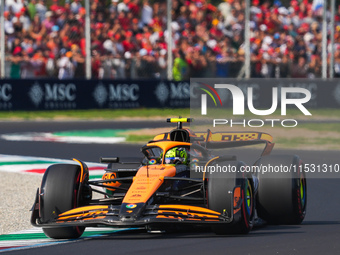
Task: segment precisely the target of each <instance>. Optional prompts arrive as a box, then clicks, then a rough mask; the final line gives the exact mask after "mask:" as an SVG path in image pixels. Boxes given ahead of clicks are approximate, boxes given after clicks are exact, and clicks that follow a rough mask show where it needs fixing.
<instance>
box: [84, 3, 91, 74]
mask: <svg viewBox="0 0 340 255" xmlns="http://www.w3.org/2000/svg"><path fill="white" fill-rule="evenodd" d="M85 11H86V14H85V51H86V58H85V65H86V66H85V75H86V79H88V80H89V79H91V76H92V72H91V71H92V70H91V27H90V0H85Z"/></svg>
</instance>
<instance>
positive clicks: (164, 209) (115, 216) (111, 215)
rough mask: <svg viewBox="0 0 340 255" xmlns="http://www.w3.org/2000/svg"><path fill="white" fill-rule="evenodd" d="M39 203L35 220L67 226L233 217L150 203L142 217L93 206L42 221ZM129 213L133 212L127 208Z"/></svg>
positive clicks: (209, 221) (40, 224)
mask: <svg viewBox="0 0 340 255" xmlns="http://www.w3.org/2000/svg"><path fill="white" fill-rule="evenodd" d="M38 207H39V206H38V204H35V205H34V207H33V213H32V218H31V223H32V225H34V226H37V227H56V226H60V227H64V226H86V227H96V226H103V225H106V226H114V227H142V226H146V225H153V224H168V223H169V224H173V223H186V224H196V225H205V224H210V225H215V224H229V223H231V222H232V217H228V216H226V215H222V214H221V213H219V212H215V211H213V210H210V209H206V208H202V207H197V206H189V205H150V206H145V207H144V209H143V212H142V213H141V214H140V216H138V217H137V216H133V214H132V216H129V215H128V214H126V213H124V214H123V215H122V214H120V210H121V206H113V205H90V206H84V207H79V208H75V209H72V210H69V211H67V212H65V213H61V214H59V215H58V217H57V218H56V219H54V220H51V221H49V222H40V219H39V217H38V215H39V213H38V211H39V209H38ZM127 212H129V211H128V210H127Z"/></svg>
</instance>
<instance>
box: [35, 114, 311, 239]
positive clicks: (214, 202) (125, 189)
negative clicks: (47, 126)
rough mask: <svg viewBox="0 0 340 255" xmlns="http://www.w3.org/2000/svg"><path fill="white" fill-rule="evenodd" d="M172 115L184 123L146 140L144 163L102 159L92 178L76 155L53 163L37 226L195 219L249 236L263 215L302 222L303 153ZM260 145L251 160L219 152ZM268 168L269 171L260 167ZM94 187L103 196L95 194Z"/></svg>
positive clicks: (76, 227)
mask: <svg viewBox="0 0 340 255" xmlns="http://www.w3.org/2000/svg"><path fill="white" fill-rule="evenodd" d="M167 121H168V122H175V123H177V128H175V129H173V130H171V131H170V132H168V133H163V134H159V135H157V136H155V137H154V139H153V140H152V141H149V142H148V143H147V144H146V145H145V146H143V147H142V148H141V152H142V153H143V156H142V157H141V159H140V160H139V161H136V162H121V161H120V159H119V158H117V157H115V158H101V162H102V163H107V164H108V165H107V168H106V169H105V174H104V175H103V177H102V179H101V180H89V171H88V168H87V166H86V164H85V163H84V162H82V161H79V160H76V159H74V160H75V162H77V163H75V164H55V165H51V166H50V167H48V169H47V170H46V172H45V174H44V176H43V179H42V183H41V187H40V189H38V190H37V194H36V198H35V202H34V205H33V208H32V217H31V223H32V225H34V226H37V227H42V228H43V231H44V233H45V234H46V235H47V236H49V237H51V238H55V239H64V238H66V239H68V238H78V237H80V236H81V235H82V233H83V232H84V229H85V228H86V227H97V226H108V227H121V228H127V227H130V228H131V227H133V228H135V227H137V228H146V229H148V230H156V229H157V230H162V229H165V230H166V229H169V228H171V227H174V226H188V225H192V226H199V227H201V226H206V227H209V229H211V230H212V231H214V232H215V233H216V234H247V233H248V232H249V231H250V230H251V229H252V227H253V226H254V224H255V222H257V221H258V219H261V220H262V221H263V222H264V221H265V222H267V223H269V224H300V223H301V222H302V221H303V219H304V216H305V213H306V204H307V192H306V191H307V185H306V178H305V172H304V165H303V163H302V161H301V160H300V158H299V157H298V156H286V155H269V154H270V152H271V150H272V148H273V146H274V143H273V142H272V140H273V139H272V137H271V136H270V135H269V134H266V133H260V132H246V133H245V132H219V133H212V132H211V131H209V130H208V131H207V132H196V133H194V132H193V131H192V130H190V129H188V128H183V126H182V123H183V122H190V121H191V119H189V118H173V119H168V120H167ZM259 143H263V144H264V145H265V148H264V150H263V152H262V154H261V156H260V157H259V158H258V159H257V160H256V162H255V163H253V164H251V165H247V164H246V163H245V160H244V161H241V160H238V159H237V158H236V157H235V156H233V155H219V156H218V155H217V154H216V153H215V152H216V151H220V150H218V149H221V148H233V147H238V146H245V145H252V144H259ZM264 166H266V167H267V168H266V171H257V170H256V169H260V168H261V167H264ZM197 169H198V170H202V171H198V172H197ZM212 169H214V171H213V170H212ZM216 169H217V170H218V169H225V170H226V171H217V170H216ZM268 169H272V170H273V169H276V170H275V171H268ZM278 169H279V170H280V169H281V170H282V169H286V171H277V170H278ZM287 169H288V170H289V171H287ZM246 170H249V171H246ZM262 170H263V169H262ZM94 192H97V193H100V194H101V195H100V196H97V197H99V198H97V199H93V198H92V193H94Z"/></svg>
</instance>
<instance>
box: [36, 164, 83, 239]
mask: <svg viewBox="0 0 340 255" xmlns="http://www.w3.org/2000/svg"><path fill="white" fill-rule="evenodd" d="M80 175H81V170H80V166H78V165H70V164H56V165H52V166H50V167H49V168H48V169H47V170H46V172H45V174H44V177H43V179H42V184H41V189H40V191H41V195H40V203H41V205H40V214H41V221H42V222H44V223H48V222H49V221H51V220H54V219H56V218H57V217H58V215H59V214H61V213H63V212H65V211H68V210H71V209H73V208H76V207H78V206H79V198H80V196H79V191H80ZM84 230H85V227H79V226H75V227H52V228H49V227H44V228H43V231H44V233H45V234H46V235H47V236H48V237H51V238H54V239H73V238H78V237H80V236H81V235H82V234H83V232H84Z"/></svg>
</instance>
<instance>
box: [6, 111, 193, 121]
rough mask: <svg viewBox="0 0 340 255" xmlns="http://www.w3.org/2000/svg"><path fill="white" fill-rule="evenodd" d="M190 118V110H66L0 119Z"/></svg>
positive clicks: (10, 113) (14, 114) (13, 113)
mask: <svg viewBox="0 0 340 255" xmlns="http://www.w3.org/2000/svg"><path fill="white" fill-rule="evenodd" d="M179 115H181V116H183V117H184V116H189V115H190V109H189V108H185V109H181V108H179V109H167V108H165V109H144V108H143V109H124V110H121V109H118V110H115V109H103V110H64V111H7V112H0V119H8V120H10V119H21V120H36V119H46V120H49V119H58V118H70V119H106V120H110V119H117V118H122V117H126V118H132V117H135V118H138V117H140V118H152V117H164V118H167V117H178V116H179Z"/></svg>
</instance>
